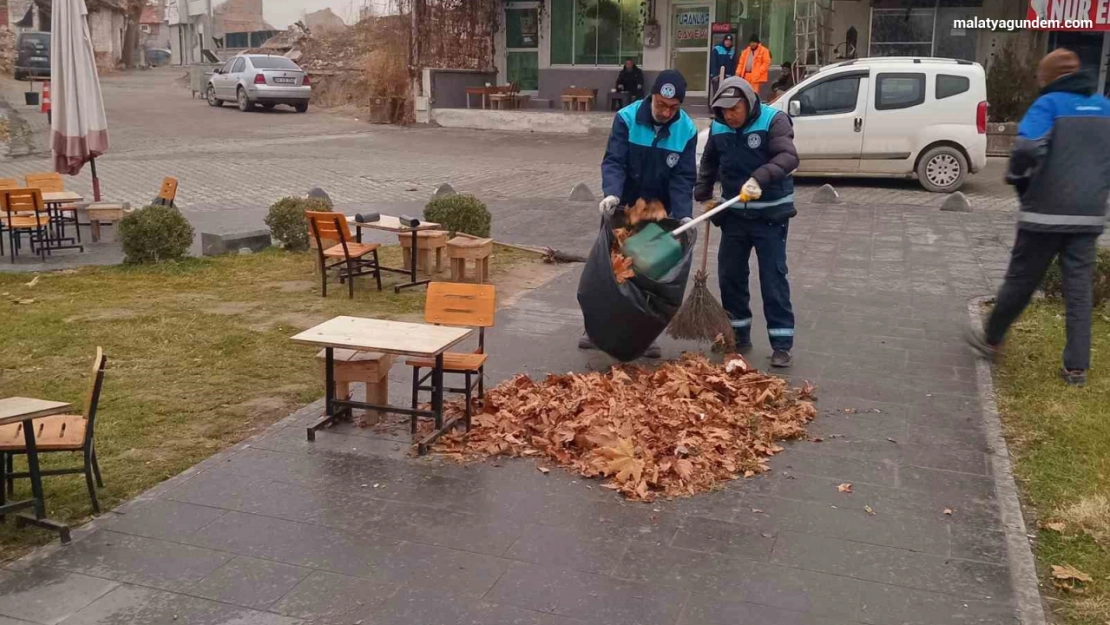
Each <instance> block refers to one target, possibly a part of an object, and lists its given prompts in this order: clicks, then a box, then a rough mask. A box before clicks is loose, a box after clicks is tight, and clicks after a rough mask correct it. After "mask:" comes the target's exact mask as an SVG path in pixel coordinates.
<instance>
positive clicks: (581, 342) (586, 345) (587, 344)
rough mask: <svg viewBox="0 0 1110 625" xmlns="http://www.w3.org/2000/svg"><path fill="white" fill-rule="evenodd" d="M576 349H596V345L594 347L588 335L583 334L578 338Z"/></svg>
mask: <svg viewBox="0 0 1110 625" xmlns="http://www.w3.org/2000/svg"><path fill="white" fill-rule="evenodd" d="M578 349H597V345H594V342H593V341H591V340H590V336H589V335H588V334H583V335H582V336H580V337H578Z"/></svg>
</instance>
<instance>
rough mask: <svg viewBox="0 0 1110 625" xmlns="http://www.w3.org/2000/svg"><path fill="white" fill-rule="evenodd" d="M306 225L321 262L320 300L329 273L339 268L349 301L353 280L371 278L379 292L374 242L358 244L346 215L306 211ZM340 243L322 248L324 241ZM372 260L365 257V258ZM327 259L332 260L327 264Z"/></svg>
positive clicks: (378, 273) (380, 279)
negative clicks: (314, 242)
mask: <svg viewBox="0 0 1110 625" xmlns="http://www.w3.org/2000/svg"><path fill="white" fill-rule="evenodd" d="M305 217H307V218H308V226H309V229H310V230H311V232H312V236H313V238H314V239H315V240H316V253H317V254H318V255H319V262H320V268H321V271H320V282H321V287H322V289H321V290H322V294H323V297H327V296H328V270H329V269H335V268H338V269H339V283H340V284H342V283H343V282H347V289H348V291H349V296H350V298H351V299H354V297H355V277H356V276H374V279H375V280H377V283H378V290H379V291H381V290H382V270H381V265H380V264H379V263H378V248H379V247H381V246H380V245H378V244H377V243H357V242H355V239H354V237H352V236H351V230H350V227H349V226H348V225H347V216H346V215H344V214H343V213H326V212H319V211H306V212H305ZM329 239H330V240H334V241H339V244H338V245H332V246H330V247H325V246H324V243H323V242H324V241H325V240H329ZM368 255H369V256H371V258H366V257H367V256H368ZM328 260H334V261H335V262H333V263H332V264H330V265H329V264H328Z"/></svg>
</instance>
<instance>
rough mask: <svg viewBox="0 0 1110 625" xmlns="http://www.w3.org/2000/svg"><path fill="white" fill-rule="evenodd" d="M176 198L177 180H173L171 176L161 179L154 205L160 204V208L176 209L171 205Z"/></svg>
mask: <svg viewBox="0 0 1110 625" xmlns="http://www.w3.org/2000/svg"><path fill="white" fill-rule="evenodd" d="M176 198H177V178H174V177H172V176H167V177H166V178H163V179H162V188H161V189H160V190H159V191H158V197H156V198H154V203H155V204H161V205H162V206H170V207H173V208H176V207H175V206H174V205H173V201H174V200H175V199H176Z"/></svg>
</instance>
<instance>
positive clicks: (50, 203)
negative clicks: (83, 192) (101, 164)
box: [42, 193, 85, 256]
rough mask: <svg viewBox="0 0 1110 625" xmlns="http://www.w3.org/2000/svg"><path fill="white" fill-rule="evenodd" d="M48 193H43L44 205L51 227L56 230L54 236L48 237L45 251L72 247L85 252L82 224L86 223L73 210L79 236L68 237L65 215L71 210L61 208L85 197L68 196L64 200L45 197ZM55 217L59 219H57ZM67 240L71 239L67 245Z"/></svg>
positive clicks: (74, 224)
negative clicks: (82, 239)
mask: <svg viewBox="0 0 1110 625" xmlns="http://www.w3.org/2000/svg"><path fill="white" fill-rule="evenodd" d="M46 195H47V194H45V193H44V194H43V196H44V197H43V198H42V204H43V206H45V207H46V215H47V217H49V218H50V226H49V228H50V229H53V230H55V232H54V236H53V237H47V241H48V244H47V245H46V246H45V248H44V250H43V251H45V252H46V254H49V253H50V252H51V251H52V250H72V249H76V250H80V251H81V252H82V253H83V252H84V251H85V246H84V245H81V226H82V225H84V224H82V223H81V220H80V219H78V218H77V212H76V211H73V215H74V218H73V227H74V229H75V230H77V238H76V239H74V238H73V237H67V236H66V217H65V214H64V212H69V211H64V212H63V211H61V210H59V208H60V207H61V206H62V205H64V204H72V203H74V202H80V201H82V200H83V199H84V198H82V197H81V196H76V197H75V198H68V199H64V200H54V199H50V200H48V199H46V197H45V196H46ZM75 195H76V194H75ZM55 219H56V220H57V221H55ZM55 224H57V225H56V226H55ZM66 241H69V243H70V245H65V242H66ZM43 255H44V256H45V254H43Z"/></svg>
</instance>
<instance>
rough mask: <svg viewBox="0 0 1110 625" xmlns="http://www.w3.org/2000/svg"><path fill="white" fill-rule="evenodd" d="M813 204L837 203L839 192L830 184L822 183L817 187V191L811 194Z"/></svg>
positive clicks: (838, 201)
mask: <svg viewBox="0 0 1110 625" xmlns="http://www.w3.org/2000/svg"><path fill="white" fill-rule="evenodd" d="M813 203H814V204H839V203H840V194H839V193H837V192H836V189H834V188H833V186H832V185H831V184H826V185H823V186H822V187H821V188H820V189H817V193H814V194H813Z"/></svg>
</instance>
